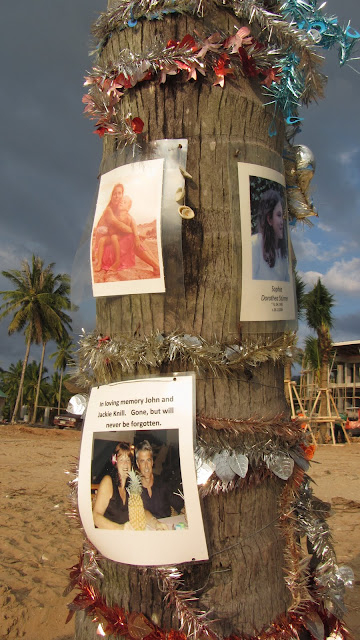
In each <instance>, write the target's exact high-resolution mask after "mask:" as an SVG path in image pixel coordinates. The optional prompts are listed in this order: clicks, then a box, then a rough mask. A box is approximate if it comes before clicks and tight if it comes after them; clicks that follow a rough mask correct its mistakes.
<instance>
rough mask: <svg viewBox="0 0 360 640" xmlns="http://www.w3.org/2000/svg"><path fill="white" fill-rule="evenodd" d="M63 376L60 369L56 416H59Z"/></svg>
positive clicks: (62, 371)
mask: <svg viewBox="0 0 360 640" xmlns="http://www.w3.org/2000/svg"><path fill="white" fill-rule="evenodd" d="M63 375H64V369H61V373H60V384H59V399H58V416H59V415H60V407H61V391H62V381H63Z"/></svg>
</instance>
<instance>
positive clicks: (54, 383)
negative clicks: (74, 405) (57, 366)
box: [47, 371, 71, 407]
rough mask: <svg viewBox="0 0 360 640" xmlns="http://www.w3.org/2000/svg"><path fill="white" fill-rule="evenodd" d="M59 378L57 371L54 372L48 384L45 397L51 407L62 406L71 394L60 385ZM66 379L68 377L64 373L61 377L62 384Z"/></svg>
mask: <svg viewBox="0 0 360 640" xmlns="http://www.w3.org/2000/svg"><path fill="white" fill-rule="evenodd" d="M60 377H61V374H60V373H59V371H54V373H53V375H52V376H51V379H50V382H49V384H48V391H47V397H48V401H49V404H50V405H51V407H59V406H61V405H62V406H64V405H65V404H66V403H67V402H68V401H69V400H70V397H71V393H70V392H69V391H68V390H67V389H66V388H65V387H63V386H62V385H60ZM68 378H69V375H68V374H66V373H65V374H64V375H63V377H62V382H64V381H65V380H67V379H68ZM60 390H61V395H60Z"/></svg>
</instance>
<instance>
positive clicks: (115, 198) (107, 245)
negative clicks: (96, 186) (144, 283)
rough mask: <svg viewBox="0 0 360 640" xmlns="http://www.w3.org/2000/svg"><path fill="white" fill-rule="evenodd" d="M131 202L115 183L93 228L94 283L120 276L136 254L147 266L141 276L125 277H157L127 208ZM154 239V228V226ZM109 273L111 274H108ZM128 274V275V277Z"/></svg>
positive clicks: (156, 265)
mask: <svg viewBox="0 0 360 640" xmlns="http://www.w3.org/2000/svg"><path fill="white" fill-rule="evenodd" d="M131 206H132V201H131V199H130V198H129V196H126V195H125V194H124V186H123V184H120V183H118V184H115V186H114V187H113V189H112V193H111V197H110V201H109V203H108V205H107V206H106V208H105V210H104V212H103V214H102V215H101V217H100V219H99V221H98V223H97V225H96V226H95V228H94V231H93V241H92V263H93V274H94V276H93V277H94V281H95V282H106V281H107V280H108V279H107V273H109V276H111V279H113V278H114V277H115V279H116V278H117V277H118V279H122V277H121V274H119V272H121V271H122V270H126V269H132V268H133V267H135V263H136V257H138V258H139V259H140V260H141V261H142V262H143V263H145V264H146V265H149V266H150V267H151V271H149V270H148V269H146V270H145V271H142V275H140V276H139V275H136V274H134V277H129V278H126V279H141V278H158V277H159V275H160V270H159V262H158V260H157V259H156V258H154V256H153V255H152V253H151V251H150V250H149V249H147V248H146V247H145V246H144V244H143V243H142V242H141V240H140V236H139V230H138V226H137V224H136V222H135V220H134V218H133V217H132V216H131V215H130V213H129V211H130V209H131ZM155 239H156V229H155ZM111 274H112V275H111ZM130 275H131V274H129V276H130Z"/></svg>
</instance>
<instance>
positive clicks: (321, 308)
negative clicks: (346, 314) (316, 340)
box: [304, 278, 334, 332]
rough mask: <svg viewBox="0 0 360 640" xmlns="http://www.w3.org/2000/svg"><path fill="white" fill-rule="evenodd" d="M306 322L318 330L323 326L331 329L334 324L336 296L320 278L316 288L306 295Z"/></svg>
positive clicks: (311, 327)
mask: <svg viewBox="0 0 360 640" xmlns="http://www.w3.org/2000/svg"><path fill="white" fill-rule="evenodd" d="M304 306H305V315H306V322H307V324H308V325H309V327H310V329H313V330H314V331H316V332H318V331H319V329H320V328H321V327H323V328H324V329H331V328H332V326H333V316H332V311H331V310H332V308H333V306H334V296H333V295H332V294H331V293H330V292H329V291H328V289H327V288H326V287H325V285H324V284H323V283H322V282H321V280H320V278H319V279H318V281H317V283H316V285H315V286H314V288H313V289H312V290H311V291H309V293H306V294H305V296H304Z"/></svg>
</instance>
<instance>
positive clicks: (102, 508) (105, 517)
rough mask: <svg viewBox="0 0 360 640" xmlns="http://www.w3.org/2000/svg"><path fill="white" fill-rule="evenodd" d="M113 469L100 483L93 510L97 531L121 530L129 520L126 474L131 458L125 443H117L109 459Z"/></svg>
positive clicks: (131, 464)
mask: <svg viewBox="0 0 360 640" xmlns="http://www.w3.org/2000/svg"><path fill="white" fill-rule="evenodd" d="M111 461H112V464H113V469H112V471H111V474H110V475H106V476H104V477H103V479H102V480H101V482H100V485H99V489H98V492H97V495H96V500H95V504H94V508H93V516H94V524H95V526H96V527H98V528H99V529H123V528H124V524H125V523H126V522H128V520H129V508H128V493H127V491H126V484H127V480H128V473H129V471H130V470H131V469H132V468H133V456H132V452H131V448H130V445H129V444H128V443H127V442H119V443H118V444H117V445H116V448H115V452H114V454H113V456H112V458H111Z"/></svg>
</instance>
